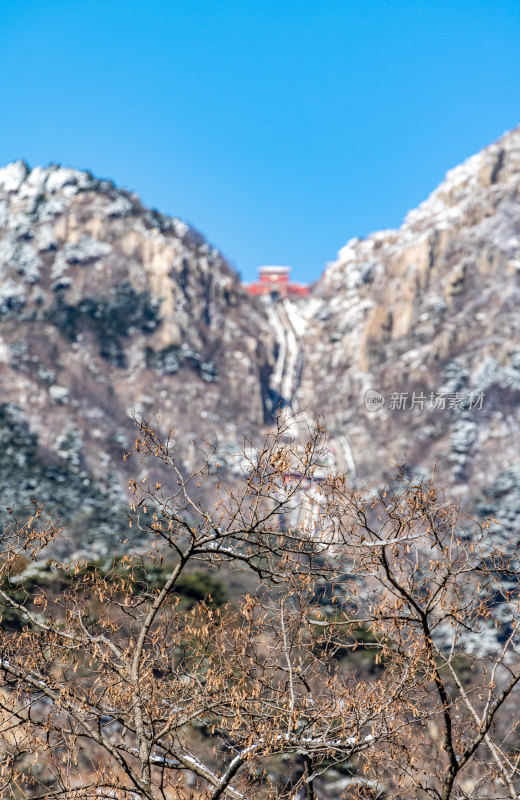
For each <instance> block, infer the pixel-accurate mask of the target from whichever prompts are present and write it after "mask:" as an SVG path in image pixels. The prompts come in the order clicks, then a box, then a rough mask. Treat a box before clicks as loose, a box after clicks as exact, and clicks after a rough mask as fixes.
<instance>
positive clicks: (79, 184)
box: [45, 167, 90, 194]
mask: <svg viewBox="0 0 520 800" xmlns="http://www.w3.org/2000/svg"><path fill="white" fill-rule="evenodd" d="M89 182H90V178H89V176H88V175H87V173H86V172H80V170H78V169H69V168H67V167H56V168H55V169H53V170H52V171H51V172H50V174H49V176H48V178H47V183H46V186H45V188H46V190H47V191H48V192H49V193H50V194H55V193H57V192H63V190H64V188H65V187H71V188H72V189H75V190H76V191H77V189H81V188H84V187H85V186H87V184H88V183H89ZM73 193H74V192H70V191H69V192H67V194H73Z"/></svg>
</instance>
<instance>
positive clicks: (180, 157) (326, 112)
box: [0, 0, 520, 281]
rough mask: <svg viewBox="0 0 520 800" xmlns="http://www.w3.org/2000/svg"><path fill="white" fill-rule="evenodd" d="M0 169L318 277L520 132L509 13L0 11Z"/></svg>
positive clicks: (97, 5)
mask: <svg viewBox="0 0 520 800" xmlns="http://www.w3.org/2000/svg"><path fill="white" fill-rule="evenodd" d="M0 70H1V75H2V80H1V83H0V162H2V163H6V162H8V161H11V160H13V159H16V158H25V159H26V160H27V161H28V162H29V163H30V164H31V166H34V165H36V164H44V165H45V164H48V163H50V162H58V163H62V164H66V165H71V166H76V167H80V168H88V169H91V170H92V171H93V172H94V173H95V174H96V175H98V176H103V177H110V178H113V179H114V180H115V181H116V182H117V183H118V184H121V185H124V186H127V187H128V188H130V189H132V190H135V191H137V192H138V193H139V194H140V196H141V198H142V199H143V201H144V202H145V203H146V204H147V205H150V206H153V207H155V208H158V209H160V210H161V211H164V212H166V213H169V214H174V215H176V216H179V217H181V218H182V219H186V220H187V221H189V222H190V223H191V224H193V225H194V226H195V227H196V228H198V229H199V230H200V231H201V232H202V233H203V234H204V235H205V236H206V237H207V238H208V239H209V241H210V242H211V243H212V244H214V245H215V246H217V247H219V248H220V249H221V250H222V252H223V253H224V254H225V256H226V257H227V258H228V260H229V261H230V263H231V264H232V265H233V266H235V267H236V268H237V269H238V270H239V271H240V272H241V273H242V275H243V277H244V278H245V279H251V278H253V277H254V274H255V271H256V267H257V266H258V265H259V264H269V263H278V264H290V265H292V267H293V274H294V277H295V278H297V279H299V280H309V281H310V280H313V279H315V278H317V277H318V276H319V275H320V273H321V271H322V269H323V267H324V265H325V264H326V262H327V261H329V260H332V259H333V258H334V257H335V254H336V252H337V250H338V249H339V248H340V247H341V246H342V245H343V244H344V243H345V242H346V241H347V240H348V239H349V238H351V237H352V236H364V235H366V234H368V233H369V232H371V231H373V230H378V229H381V228H388V227H395V226H398V225H399V224H400V223H401V221H402V219H403V217H404V215H405V214H406V212H407V210H408V209H410V208H412V207H414V206H415V205H417V204H418V203H419V202H420V201H421V200H423V199H424V198H425V197H426V196H427V195H428V194H429V192H430V191H431V190H432V189H434V188H435V186H436V185H437V184H438V183H439V181H440V180H441V179H442V177H443V175H444V173H445V172H446V170H447V169H449V168H450V167H452V166H454V165H455V164H457V163H459V162H460V161H462V160H463V159H464V158H466V157H467V156H469V155H471V154H472V153H474V152H476V151H477V150H479V149H480V148H482V147H483V146H485V145H486V144H489V143H490V142H492V141H493V140H494V139H496V138H497V137H498V136H500V135H501V134H502V133H503V132H504V130H507V129H510V128H512V127H514V126H516V125H517V124H519V123H520V3H519V2H518V0H495V2H481V1H479V0H467V1H465V2H463V1H462V0H447V1H445V0H432V1H431V2H429V1H428V2H425V0H407V1H406V2H405V1H404V0H359V1H355V2H348V0H342V1H340V0H326V2H317V1H315V2H307V0H299V2H296V1H293V0H276V2H275V1H274V0H262V1H258V2H257V1H256V0H154V2H153V3H152V2H144V0H141V1H139V2H137V1H135V0H134V2H132V1H131V0H127V1H126V2H122V1H121V2H120V1H119V0H105V2H99V0H32V1H31V0H0Z"/></svg>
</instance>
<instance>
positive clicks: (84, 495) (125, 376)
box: [0, 162, 273, 550]
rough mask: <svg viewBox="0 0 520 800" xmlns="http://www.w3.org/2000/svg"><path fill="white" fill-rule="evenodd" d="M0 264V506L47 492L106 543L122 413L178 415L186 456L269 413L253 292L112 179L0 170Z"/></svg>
mask: <svg viewBox="0 0 520 800" xmlns="http://www.w3.org/2000/svg"><path fill="white" fill-rule="evenodd" d="M0 275H1V283H0V337H1V338H0V382H1V393H2V396H1V403H2V405H1V406H0V428H1V429H2V440H3V445H2V449H1V452H0V477H1V478H2V480H3V483H4V497H3V502H2V505H3V506H7V505H10V504H12V503H14V504H16V505H20V504H21V503H24V502H27V501H28V500H29V499H30V496H31V495H37V496H38V498H39V499H42V500H52V501H54V502H59V503H60V504H61V506H62V512H63V513H64V515H65V519H66V522H67V524H68V525H69V528H71V530H72V535H73V538H74V536H75V534H77V538H78V539H79V540H81V541H82V542H83V543H84V542H85V536H86V535H87V534H86V533H85V532H87V533H88V536H87V538H88V539H89V540H90V541H91V542H96V543H97V544H96V546H97V547H99V548H100V549H101V550H103V549H104V547H105V544H106V539H107V537H109V536H111V537H112V539H113V538H114V536H116V537H117V535H118V531H116V532H115V533H114V535H112V534H110V531H109V526H107V525H106V524H105V521H104V518H107V517H108V514H107V511H108V510H109V508H110V507H113V504H114V503H115V502H116V503H117V502H120V504H121V507H122V503H123V496H124V487H125V486H126V483H127V476H126V475H125V473H124V471H123V470H124V468H123V464H122V453H123V451H124V450H125V449H126V448H127V447H128V446H129V445H130V444H131V442H132V440H133V439H134V438H135V436H134V428H133V423H132V419H131V417H132V414H133V412H136V413H137V414H139V415H145V416H146V415H150V414H152V413H157V414H158V415H159V417H160V420H161V423H162V426H163V429H167V428H169V427H175V428H176V429H177V431H178V435H179V443H180V448H181V451H182V453H183V458H184V461H185V465H186V469H189V468H190V466H191V465H192V463H193V462H194V459H195V447H194V445H193V440H195V439H199V440H200V439H203V440H204V439H205V440H209V441H210V442H213V441H214V440H215V436H216V435H217V437H218V439H219V443H220V446H221V448H223V449H224V451H226V450H228V451H235V450H237V449H239V442H240V441H241V437H242V436H243V435H244V434H246V433H248V432H250V431H251V425H252V423H254V424H258V423H259V422H262V421H263V419H264V417H265V415H266V414H267V413H268V407H267V404H268V402H269V397H268V392H269V389H268V384H269V373H270V370H271V367H272V361H273V356H272V344H273V337H272V334H271V331H270V329H269V327H268V325H267V323H266V320H265V319H264V317H263V315H262V312H261V310H260V309H259V306H258V305H257V303H256V301H254V300H252V299H251V298H250V297H249V296H248V295H247V294H246V292H245V290H244V288H243V287H242V286H241V284H240V281H239V278H238V276H237V275H236V274H235V273H234V272H233V271H232V270H231V269H230V268H229V267H228V265H227V264H226V263H225V261H224V259H223V258H222V256H221V255H220V254H219V252H218V251H216V250H214V249H212V248H211V247H210V246H209V245H208V244H207V243H206V242H205V241H204V240H203V238H202V237H201V236H199V235H198V234H197V233H196V232H194V231H193V230H191V229H190V228H188V226H187V225H186V224H184V223H183V222H181V221H180V220H177V219H169V218H166V217H164V216H162V215H161V214H158V213H157V212H154V211H149V210H147V209H144V208H143V207H142V206H141V204H140V203H139V200H138V199H137V197H136V196H135V195H132V194H129V193H128V192H125V191H122V190H120V189H117V188H116V187H115V186H114V185H113V184H112V183H111V182H108V181H99V180H95V179H94V178H93V177H92V176H91V175H90V174H88V173H86V172H79V171H76V170H71V169H64V168H61V167H50V168H48V169H41V168H36V169H33V170H30V169H29V168H28V167H27V166H26V165H25V164H24V163H23V162H16V163H13V164H10V165H9V166H7V167H5V168H4V169H2V170H0ZM121 517H122V524H123V525H124V519H123V517H124V515H123V514H121ZM100 542H105V544H103V543H101V544H100ZM112 543H113V542H112ZM107 546H108V545H107Z"/></svg>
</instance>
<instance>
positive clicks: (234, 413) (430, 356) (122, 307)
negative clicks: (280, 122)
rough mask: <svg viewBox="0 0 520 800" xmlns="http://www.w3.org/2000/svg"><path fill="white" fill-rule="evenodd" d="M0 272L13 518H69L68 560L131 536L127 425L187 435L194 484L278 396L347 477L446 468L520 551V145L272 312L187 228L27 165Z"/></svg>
mask: <svg viewBox="0 0 520 800" xmlns="http://www.w3.org/2000/svg"><path fill="white" fill-rule="evenodd" d="M0 275H1V282H0V382H1V390H2V397H1V404H0V433H1V435H2V443H3V444H2V448H1V449H0V479H1V480H2V483H3V486H4V498H3V499H4V502H3V503H2V505H3V506H4V507H5V506H8V505H10V504H15V505H20V504H22V503H26V502H28V501H29V499H30V497H31V496H33V495H37V496H38V497H39V498H40V499H42V500H44V501H52V502H58V503H60V504H61V507H62V512H63V514H64V517H65V521H66V523H67V525H68V527H69V530H70V531H71V534H70V535H71V537H72V539H73V542H74V546H75V547H76V548H77V547H78V546H80V544H81V546H85V544H88V546H89V547H92V546H94V547H95V548H97V549H98V550H99V551H100V552H103V551H106V550H108V549H110V548H112V547H113V546H115V545H116V543H117V540H118V539H119V537H120V533H121V531H122V530H124V529H125V526H126V522H125V518H124V503H125V486H126V482H127V478H128V475H127V473H126V472H125V469H126V468H125V467H124V466H123V463H122V458H121V457H122V453H123V451H124V450H125V449H126V448H127V447H128V446H129V445H130V443H131V441H132V440H133V438H134V428H133V423H132V420H131V416H132V413H133V412H134V411H135V412H137V414H142V415H148V414H152V413H158V414H159V416H160V419H161V424H162V426H163V429H164V430H166V429H167V428H169V427H170V426H174V427H175V428H176V429H177V431H178V435H179V448H180V452H181V455H182V459H183V462H184V465H185V468H186V470H189V469H190V468H191V467H193V465H194V463H195V460H196V446H195V445H194V444H193V441H194V440H197V439H198V440H201V439H202V440H207V441H210V442H216V441H217V442H218V447H219V451H220V458H219V462H220V463H221V464H223V469H227V470H228V471H230V472H232V471H233V469H234V461H233V453H236V452H238V451H239V449H240V442H241V438H242V436H243V435H244V434H249V433H254V432H255V431H258V429H259V427H260V426H261V425H262V424H263V423H264V422H265V421H267V420H268V419H269V415H270V414H271V413H272V406H273V397H274V396H275V395H276V392H278V395H279V396H282V397H285V399H286V400H287V401H288V402H289V404H291V405H292V407H293V408H296V407H299V408H301V409H307V412H308V413H309V415H310V416H313V417H315V416H318V415H321V416H322V417H323V418H324V421H325V424H326V427H327V428H328V430H329V432H330V433H331V434H332V435H333V452H334V454H335V459H336V463H337V464H338V465H339V466H340V467H341V468H347V469H349V470H350V473H351V477H352V480H353V481H356V482H358V483H359V484H362V483H363V484H364V483H366V482H367V481H368V482H372V483H375V484H381V483H382V482H384V481H385V480H387V476H388V475H389V474H390V473H391V472H392V467H393V464H395V463H397V462H401V461H402V459H403V458H404V457H406V459H407V464H408V468H409V469H410V471H412V472H414V471H415V472H427V473H429V472H430V471H431V469H432V466H433V464H434V461H435V460H437V462H438V466H437V476H438V479H439V480H440V481H441V482H442V483H444V484H445V485H447V486H448V487H449V489H450V492H451V493H452V494H461V496H462V499H463V501H464V503H465V504H466V506H467V507H468V508H470V509H471V510H474V511H477V512H479V513H481V514H490V513H494V514H496V515H497V516H498V517H499V518H500V520H501V521H502V522H503V523H505V525H503V526H502V528H501V529H500V530H501V531H502V532H504V535H510V534H511V531H515V532H516V533H520V457H519V455H518V452H519V445H520V433H519V430H520V428H519V424H520V314H519V312H518V310H517V309H518V307H519V304H520V129H517V130H515V131H513V132H512V133H510V134H507V135H506V136H504V137H503V139H501V140H500V141H499V142H497V143H496V144H494V145H492V146H491V147H488V148H486V149H485V150H484V151H482V152H481V153H479V154H478V155H476V156H474V157H472V158H470V159H469V160H468V161H467V162H465V163H464V164H463V165H461V166H459V167H457V168H456V169H454V170H452V171H451V172H449V173H448V175H447V177H446V180H445V181H444V182H443V183H442V184H441V186H440V187H439V188H438V189H437V190H436V191H435V192H434V193H433V194H432V195H431V197H430V198H429V199H428V200H426V202H424V203H423V204H422V205H421V206H420V207H419V208H418V209H417V210H415V211H412V212H411V213H410V214H409V215H408V217H407V219H406V220H405V222H404V224H403V226H402V227H401V229H400V230H398V231H382V232H380V233H375V234H373V235H371V236H369V237H368V238H367V239H364V240H358V239H355V240H352V241H350V242H349V243H348V244H347V245H346V246H345V247H344V248H343V249H342V250H341V251H340V253H339V255H338V259H337V261H336V262H334V263H332V264H331V265H329V267H328V268H327V270H326V271H325V273H324V275H323V276H322V278H321V279H320V280H319V281H318V283H317V284H316V286H315V287H314V291H313V295H312V297H311V298H310V299H308V300H302V301H295V302H293V303H286V304H285V306H282V305H279V306H278V310H277V306H276V304H273V305H271V306H270V307H269V306H267V307H266V306H263V305H262V304H261V303H260V302H257V301H256V300H254V299H252V298H251V297H250V296H249V295H248V294H247V293H246V292H245V290H244V288H243V287H242V286H241V284H240V282H239V278H238V276H237V275H236V274H235V273H234V272H233V271H232V270H230V268H229V267H228V266H227V264H226V263H225V261H224V260H223V258H222V257H221V255H220V254H219V253H218V252H217V251H216V250H214V249H212V248H211V247H210V246H209V245H208V244H207V243H206V242H205V241H204V240H203V239H202V237H200V236H199V235H198V234H196V233H195V232H194V231H193V230H191V229H189V228H188V227H187V226H186V225H185V224H184V223H182V222H181V221H179V220H177V219H169V218H166V217H164V216H162V215H161V214H158V213H157V212H154V211H149V210H147V209H145V208H143V207H142V205H141V204H140V203H139V200H138V198H137V197H136V196H135V195H133V194H130V193H128V192H126V191H122V190H120V189H117V188H116V187H115V186H114V185H113V184H112V183H110V182H108V181H100V180H96V179H95V178H93V177H92V176H91V175H90V174H88V173H86V172H79V171H76V170H71V169H64V168H61V167H50V168H48V169H41V168H36V169H33V170H29V168H28V167H27V166H26V165H25V164H24V163H22V162H17V163H14V164H10V165H9V166H7V167H5V168H4V169H2V170H0ZM367 392H369V396H368V397H369V401H370V400H372V402H369V401H367ZM370 392H372V394H370ZM374 392H376V393H378V394H374ZM374 398H375V399H374ZM132 471H135V465H134V466H133V467H132ZM114 508H115V509H116V512H117V513H116V518H118V519H120V520H121V527H120V529H118V528H117V525H114V513H113V512H114ZM117 515H119V516H117ZM109 517H110V523H109V524H107V520H108V519H109Z"/></svg>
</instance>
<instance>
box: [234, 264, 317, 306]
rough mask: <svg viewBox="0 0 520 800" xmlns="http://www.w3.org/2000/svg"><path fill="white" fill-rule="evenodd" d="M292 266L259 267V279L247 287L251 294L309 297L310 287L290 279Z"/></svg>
mask: <svg viewBox="0 0 520 800" xmlns="http://www.w3.org/2000/svg"><path fill="white" fill-rule="evenodd" d="M290 272H291V268H290V267H276V266H272V267H258V280H257V281H255V282H254V283H250V284H249V285H248V287H247V291H248V292H249V294H253V295H256V296H260V297H262V296H265V295H271V296H275V297H280V298H285V297H307V295H308V294H309V287H308V286H306V285H304V284H301V283H292V282H291V281H290V279H289V275H290Z"/></svg>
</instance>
